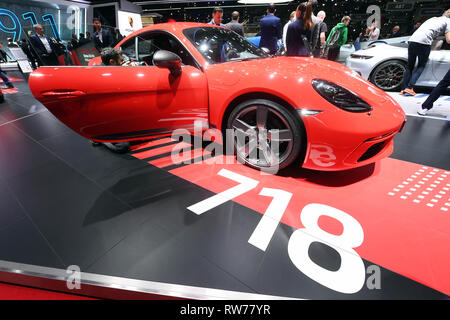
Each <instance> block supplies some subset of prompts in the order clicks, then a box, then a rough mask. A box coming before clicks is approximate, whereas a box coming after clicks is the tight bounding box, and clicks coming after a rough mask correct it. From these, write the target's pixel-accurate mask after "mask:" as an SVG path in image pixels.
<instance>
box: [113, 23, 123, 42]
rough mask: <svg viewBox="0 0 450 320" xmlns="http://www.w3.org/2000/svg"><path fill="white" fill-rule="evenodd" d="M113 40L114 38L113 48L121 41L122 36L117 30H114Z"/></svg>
mask: <svg viewBox="0 0 450 320" xmlns="http://www.w3.org/2000/svg"><path fill="white" fill-rule="evenodd" d="M113 38H114V42H113V47H114V46H116V44H118V43H119V42H120V41H122V39H123V35H122V34H121V33H120V30H119V29H117V28H116V29H114V34H113Z"/></svg>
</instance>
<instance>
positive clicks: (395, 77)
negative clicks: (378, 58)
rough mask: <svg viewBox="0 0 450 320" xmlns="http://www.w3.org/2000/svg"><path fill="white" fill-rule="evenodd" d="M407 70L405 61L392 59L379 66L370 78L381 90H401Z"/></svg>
mask: <svg viewBox="0 0 450 320" xmlns="http://www.w3.org/2000/svg"><path fill="white" fill-rule="evenodd" d="M405 71H406V63H405V62H403V61H400V60H390V61H386V62H383V63H382V64H380V65H379V66H377V67H376V68H375V69H374V70H373V72H372V75H371V76H370V79H369V80H370V82H372V83H373V84H374V85H376V86H377V87H378V88H380V89H381V90H384V91H400V89H401V87H402V83H403V77H404V74H405Z"/></svg>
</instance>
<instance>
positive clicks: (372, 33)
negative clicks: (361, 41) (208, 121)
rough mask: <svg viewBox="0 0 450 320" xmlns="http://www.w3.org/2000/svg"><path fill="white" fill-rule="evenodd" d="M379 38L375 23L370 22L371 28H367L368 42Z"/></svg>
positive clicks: (378, 30)
mask: <svg viewBox="0 0 450 320" xmlns="http://www.w3.org/2000/svg"><path fill="white" fill-rule="evenodd" d="M379 37H380V29H379V28H378V26H377V21H376V20H374V21H373V22H372V26H371V27H370V28H369V41H376V40H378V38H379Z"/></svg>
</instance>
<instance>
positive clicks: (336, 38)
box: [324, 16, 351, 61]
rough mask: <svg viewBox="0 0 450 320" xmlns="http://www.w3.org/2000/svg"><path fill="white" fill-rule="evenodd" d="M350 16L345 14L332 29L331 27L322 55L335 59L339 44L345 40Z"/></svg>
mask: <svg viewBox="0 0 450 320" xmlns="http://www.w3.org/2000/svg"><path fill="white" fill-rule="evenodd" d="M350 21H351V19H350V17H349V16H345V17H343V18H342V20H341V22H340V23H338V24H337V25H336V26H335V27H334V28H333V29H331V32H330V34H329V35H328V39H327V43H326V45H325V53H324V56H325V57H327V59H328V60H332V61H336V59H337V57H338V56H339V52H340V51H341V46H343V45H344V44H345V43H346V42H347V35H348V28H347V27H348V25H349V24H350Z"/></svg>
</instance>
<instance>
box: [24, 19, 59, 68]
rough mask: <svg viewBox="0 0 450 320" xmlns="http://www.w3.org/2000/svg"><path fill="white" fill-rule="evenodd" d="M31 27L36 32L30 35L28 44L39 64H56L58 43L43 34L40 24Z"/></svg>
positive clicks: (57, 63)
mask: <svg viewBox="0 0 450 320" xmlns="http://www.w3.org/2000/svg"><path fill="white" fill-rule="evenodd" d="M33 27H34V30H35V31H36V33H35V34H34V35H32V36H31V37H30V45H31V48H32V52H34V53H35V54H36V56H37V57H36V58H37V60H38V63H39V65H40V66H41V65H45V66H58V65H59V62H58V56H59V55H60V54H61V52H60V49H59V46H58V44H57V43H56V42H55V41H54V40H53V39H51V38H49V37H47V36H46V35H45V34H44V29H43V28H42V26H41V25H40V24H35V25H34V26H33Z"/></svg>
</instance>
